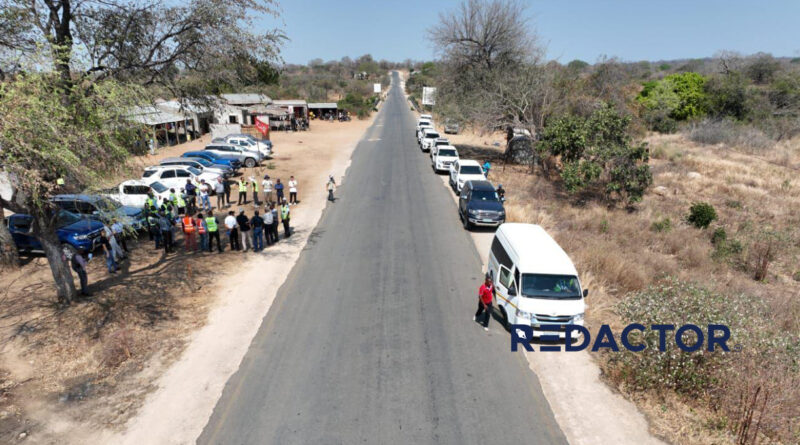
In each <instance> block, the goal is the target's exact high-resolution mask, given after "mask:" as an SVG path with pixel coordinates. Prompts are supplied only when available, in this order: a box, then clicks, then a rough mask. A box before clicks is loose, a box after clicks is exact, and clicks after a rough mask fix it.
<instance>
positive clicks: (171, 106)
mask: <svg viewBox="0 0 800 445" xmlns="http://www.w3.org/2000/svg"><path fill="white" fill-rule="evenodd" d="M182 105H183V107H182V108H183V111H187V112H189V113H195V114H202V113H210V112H212V111H213V110H212V109H211V107H210V106H209V105H206V104H203V103H200V102H185V103H183V104H182ZM156 107H158V108H159V109H161V110H164V111H167V112H175V113H178V112H180V111H181V102H180V101H177V100H165V101H162V102H157V103H156Z"/></svg>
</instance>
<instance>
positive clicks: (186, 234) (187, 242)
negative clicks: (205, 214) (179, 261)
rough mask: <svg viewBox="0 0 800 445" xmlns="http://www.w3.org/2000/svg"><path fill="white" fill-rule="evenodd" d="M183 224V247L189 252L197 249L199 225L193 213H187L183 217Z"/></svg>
mask: <svg viewBox="0 0 800 445" xmlns="http://www.w3.org/2000/svg"><path fill="white" fill-rule="evenodd" d="M181 225H182V226H183V248H184V250H186V251H187V252H188V251H189V250H192V251H197V238H196V236H197V226H196V225H195V220H194V218H192V215H189V214H187V215H186V216H184V217H183V218H182V219H181Z"/></svg>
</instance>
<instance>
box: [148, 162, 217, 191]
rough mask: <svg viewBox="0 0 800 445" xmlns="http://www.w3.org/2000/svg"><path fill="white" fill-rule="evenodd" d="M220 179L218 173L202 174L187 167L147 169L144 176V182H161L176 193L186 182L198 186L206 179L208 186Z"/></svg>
mask: <svg viewBox="0 0 800 445" xmlns="http://www.w3.org/2000/svg"><path fill="white" fill-rule="evenodd" d="M218 178H222V176H220V175H218V174H216V173H210V172H201V171H200V170H198V169H196V168H194V167H188V166H185V165H157V166H153V167H147V168H146V169H144V173H143V174H142V181H144V182H146V183H148V184H152V183H153V182H156V181H158V182H160V183H161V184H163V185H164V186H165V187H167V188H174V189H175V191H178V190H180V189H181V188H183V187H184V186H185V185H186V180H187V179H191V180H192V182H193V183H194V184H195V185H197V184H199V183H200V180H201V179H204V180H205V181H206V183H208V184H214V183H215V182H216V181H217V179H218Z"/></svg>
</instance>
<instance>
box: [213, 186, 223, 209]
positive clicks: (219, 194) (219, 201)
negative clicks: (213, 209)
mask: <svg viewBox="0 0 800 445" xmlns="http://www.w3.org/2000/svg"><path fill="white" fill-rule="evenodd" d="M214 193H216V194H217V208H218V209H221V208H222V207H223V206H224V205H225V184H223V183H222V178H217V182H216V183H215V184H214Z"/></svg>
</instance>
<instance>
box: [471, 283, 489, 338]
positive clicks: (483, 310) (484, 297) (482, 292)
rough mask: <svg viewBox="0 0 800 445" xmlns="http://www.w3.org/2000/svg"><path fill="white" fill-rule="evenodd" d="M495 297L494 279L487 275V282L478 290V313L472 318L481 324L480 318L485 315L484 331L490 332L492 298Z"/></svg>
mask: <svg viewBox="0 0 800 445" xmlns="http://www.w3.org/2000/svg"><path fill="white" fill-rule="evenodd" d="M493 295H494V285H493V284H492V277H490V276H489V275H486V280H485V281H484V282H483V284H482V285H481V287H480V288H479V289H478V312H475V316H474V317H472V320H473V321H477V322H478V323H480V321H479V319H478V317H480V316H481V315H483V316H484V317H483V330H484V331H488V330H489V319H490V318H491V317H492V297H493Z"/></svg>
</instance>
